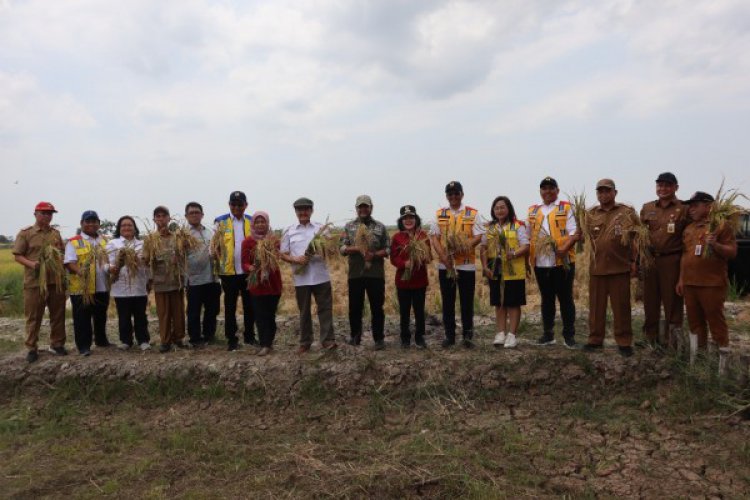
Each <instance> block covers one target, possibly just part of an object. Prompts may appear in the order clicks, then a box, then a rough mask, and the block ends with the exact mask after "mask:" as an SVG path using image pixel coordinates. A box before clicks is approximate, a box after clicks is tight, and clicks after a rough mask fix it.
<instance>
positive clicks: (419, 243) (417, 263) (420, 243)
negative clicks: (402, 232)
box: [401, 232, 432, 281]
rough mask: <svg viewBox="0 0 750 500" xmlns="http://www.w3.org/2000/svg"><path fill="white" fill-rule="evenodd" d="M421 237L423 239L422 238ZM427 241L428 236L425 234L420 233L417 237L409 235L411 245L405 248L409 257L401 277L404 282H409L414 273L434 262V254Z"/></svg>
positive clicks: (408, 244)
mask: <svg viewBox="0 0 750 500" xmlns="http://www.w3.org/2000/svg"><path fill="white" fill-rule="evenodd" d="M419 235H421V236H422V237H421V238H420V237H419ZM427 241H428V240H427V235H425V233H424V232H421V233H418V235H416V236H415V235H409V243H407V244H406V247H405V248H404V252H406V255H407V256H408V261H407V263H406V268H405V269H404V272H403V274H402V275H401V279H402V280H403V281H409V280H410V279H411V278H412V273H413V272H414V271H416V270H419V269H421V268H422V267H423V266H426V265H427V264H428V263H429V262H430V261H431V260H432V254H431V252H430V247H429V245H428V244H427Z"/></svg>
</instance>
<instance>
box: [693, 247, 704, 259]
mask: <svg viewBox="0 0 750 500" xmlns="http://www.w3.org/2000/svg"><path fill="white" fill-rule="evenodd" d="M701 254H703V245H695V255H697V256H699V257H700V256H701Z"/></svg>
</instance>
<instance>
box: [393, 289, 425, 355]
mask: <svg viewBox="0 0 750 500" xmlns="http://www.w3.org/2000/svg"><path fill="white" fill-rule="evenodd" d="M396 292H397V294H398V311H399V315H400V316H401V343H402V344H409V343H411V332H409V315H410V313H411V309H412V308H413V309H414V340H415V341H417V342H423V341H424V302H425V296H426V294H427V287H423V288H416V289H412V290H407V289H401V288H398V289H397V290H396Z"/></svg>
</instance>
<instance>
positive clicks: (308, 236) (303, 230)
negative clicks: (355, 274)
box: [281, 222, 331, 286]
mask: <svg viewBox="0 0 750 500" xmlns="http://www.w3.org/2000/svg"><path fill="white" fill-rule="evenodd" d="M321 227H323V225H322V224H320V223H319V222H310V223H309V224H307V225H306V226H304V225H302V224H293V225H291V226H289V227H288V228H286V230H285V231H284V235H283V236H282V237H281V253H288V254H289V255H291V256H292V257H300V256H302V255H305V250H307V245H308V244H310V242H311V241H312V239H313V237H314V236H315V235H316V234H317V233H318V231H320V228H321ZM324 234H325V233H324ZM298 268H299V265H297V264H292V270H293V271H294V273H293V274H292V276H293V277H294V286H312V285H319V284H321V283H325V282H327V281H331V277H330V275H329V274H328V266H327V265H326V261H325V259H324V258H323V257H321V256H319V255H315V256H313V257H312V258H310V261H309V262H308V264H307V267H306V269H305V272H303V273H302V274H296V271H297V269H298Z"/></svg>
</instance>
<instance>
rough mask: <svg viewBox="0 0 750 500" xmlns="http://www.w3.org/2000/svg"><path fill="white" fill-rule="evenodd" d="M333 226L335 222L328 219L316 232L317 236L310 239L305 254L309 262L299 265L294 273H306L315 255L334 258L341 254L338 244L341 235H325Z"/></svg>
mask: <svg viewBox="0 0 750 500" xmlns="http://www.w3.org/2000/svg"><path fill="white" fill-rule="evenodd" d="M331 227H333V224H332V223H330V222H328V219H326V223H325V224H323V225H322V226H321V227H320V229H318V231H317V232H316V233H315V236H313V238H312V240H310V243H308V244H307V249H305V256H306V257H307V258H308V259H307V262H306V263H305V264H300V265H299V267H297V270H296V271H294V274H297V275H300V274H304V272H305V271H306V270H307V266H309V265H310V259H312V258H313V257H315V256H318V257H321V258H323V259H333V258H335V257H336V256H338V255H339V252H338V245H339V241H340V239H341V235H339V234H335V235H333V234H332V235H328V236H326V235H325V233H326V232H327V231H329V230H330V229H331Z"/></svg>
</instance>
